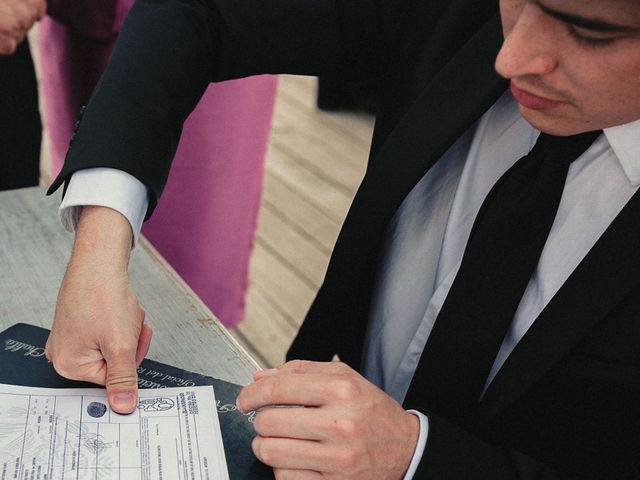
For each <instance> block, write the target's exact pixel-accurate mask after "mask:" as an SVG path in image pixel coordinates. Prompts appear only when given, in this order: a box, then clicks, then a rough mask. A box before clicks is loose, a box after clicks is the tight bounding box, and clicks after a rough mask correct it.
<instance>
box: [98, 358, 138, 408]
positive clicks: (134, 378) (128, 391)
mask: <svg viewBox="0 0 640 480" xmlns="http://www.w3.org/2000/svg"><path fill="white" fill-rule="evenodd" d="M106 357H107V356H106V355H105V359H106V361H107V379H106V387H107V397H108V398H109V404H110V405H111V408H112V409H113V410H114V411H115V412H117V413H131V412H133V411H134V410H135V409H136V407H137V405H138V375H137V373H136V352H135V350H131V351H124V352H122V353H118V354H114V355H113V356H109V358H106Z"/></svg>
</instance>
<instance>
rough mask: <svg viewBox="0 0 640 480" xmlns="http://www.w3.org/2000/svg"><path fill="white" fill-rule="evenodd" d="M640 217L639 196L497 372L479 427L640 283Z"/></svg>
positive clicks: (518, 394)
mask: <svg viewBox="0 0 640 480" xmlns="http://www.w3.org/2000/svg"><path fill="white" fill-rule="evenodd" d="M638 218H640V191H639V192H637V193H636V194H635V195H634V196H633V197H632V198H631V200H630V201H629V202H628V203H627V205H626V206H625V207H624V208H623V210H622V211H621V212H620V214H619V215H618V216H617V217H616V219H615V220H614V221H613V222H612V224H611V225H610V226H609V228H608V229H607V230H606V231H605V233H604V234H603V235H602V237H601V238H600V239H599V240H598V241H597V242H596V244H595V245H594V247H593V248H592V249H591V251H590V252H589V253H588V254H587V256H586V257H585V259H584V260H583V261H582V262H581V263H580V265H578V267H577V268H576V270H575V271H574V272H573V273H572V274H571V276H570V277H569V278H568V279H567V281H566V282H565V284H564V285H563V286H562V288H561V289H560V290H559V291H558V293H557V294H556V296H555V297H554V298H553V299H552V300H551V302H549V304H548V305H547V307H546V308H545V309H544V310H543V312H542V313H541V314H540V316H539V317H538V318H537V319H536V321H535V322H534V324H533V325H532V326H531V328H530V329H529V331H528V332H527V333H526V334H525V336H524V337H523V338H522V340H521V341H520V342H519V343H518V345H517V346H516V348H515V349H514V351H513V352H512V354H511V355H510V356H509V358H508V359H507V361H506V362H505V364H504V365H503V367H502V369H501V370H500V371H499V372H498V374H497V375H496V377H495V378H494V380H493V382H492V383H491V385H490V386H489V388H488V389H487V391H486V393H485V395H484V397H483V399H482V401H481V402H480V418H479V422H480V424H482V423H483V422H486V421H488V420H490V419H491V418H492V417H494V416H495V415H496V414H497V413H499V412H500V411H501V410H502V409H504V408H505V407H507V406H508V405H510V404H511V403H513V402H514V401H515V400H516V399H517V398H518V397H519V396H521V395H522V394H523V393H525V392H526V390H527V389H528V388H530V387H531V386H532V385H533V384H535V383H536V382H537V381H539V380H540V379H541V378H542V377H543V376H544V374H545V372H547V371H548V370H549V369H550V368H551V367H552V366H553V365H554V364H555V363H556V362H558V361H559V360H561V359H562V357H563V356H564V355H566V354H567V353H568V352H569V350H570V349H571V348H572V347H574V346H575V345H576V344H577V343H578V342H579V341H580V339H581V338H582V337H583V336H584V335H585V334H586V333H587V332H588V331H589V330H590V329H591V328H592V327H593V326H594V325H595V324H596V323H597V322H598V320H600V319H602V318H603V317H605V316H606V315H607V313H608V312H609V311H610V310H611V309H612V308H613V307H614V306H615V305H616V304H618V303H619V302H620V301H622V299H623V298H624V297H625V296H626V295H627V294H628V293H629V291H630V290H631V289H632V288H633V287H635V286H636V285H637V284H638V282H639V281H640V275H639V274H638V272H640V248H638V245H640V224H639V223H638ZM612 252H615V255H612Z"/></svg>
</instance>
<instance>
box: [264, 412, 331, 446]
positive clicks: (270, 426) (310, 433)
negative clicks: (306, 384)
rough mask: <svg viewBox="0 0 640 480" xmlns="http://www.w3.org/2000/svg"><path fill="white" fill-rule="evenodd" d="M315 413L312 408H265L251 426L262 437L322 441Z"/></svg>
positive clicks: (322, 436) (323, 436)
mask: <svg viewBox="0 0 640 480" xmlns="http://www.w3.org/2000/svg"><path fill="white" fill-rule="evenodd" d="M317 413H318V412H317V409H314V408H301V407H297V408H265V409H263V410H261V411H260V412H258V414H257V415H256V416H255V418H254V421H253V426H254V428H255V430H256V433H257V434H258V435H260V436H262V437H280V438H295V439H299V440H324V439H325V438H326V435H323V434H322V431H323V424H322V419H321V418H319V416H318V415H317Z"/></svg>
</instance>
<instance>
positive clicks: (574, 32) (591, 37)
mask: <svg viewBox="0 0 640 480" xmlns="http://www.w3.org/2000/svg"><path fill="white" fill-rule="evenodd" d="M567 31H568V32H569V35H571V36H572V37H573V38H574V39H575V40H576V41H577V42H578V43H580V44H582V45H586V46H589V47H603V46H606V45H611V44H612V43H613V42H614V41H615V40H616V39H617V38H618V37H617V36H611V35H609V36H599V35H598V34H597V33H596V34H593V33H585V32H583V31H581V30H580V29H578V27H575V26H573V25H567Z"/></svg>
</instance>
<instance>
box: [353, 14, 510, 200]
mask: <svg viewBox="0 0 640 480" xmlns="http://www.w3.org/2000/svg"><path fill="white" fill-rule="evenodd" d="M502 40H503V38H502V28H501V23H500V17H499V15H498V14H495V15H494V16H492V17H491V18H490V19H489V20H488V21H487V23H485V25H484V26H483V27H482V28H481V29H480V30H478V32H476V34H475V35H474V36H473V37H471V38H470V39H469V41H468V42H467V43H466V44H465V45H464V46H463V47H462V48H461V49H460V51H459V52H458V53H457V54H456V55H455V56H454V57H453V58H452V59H451V60H450V61H449V62H448V63H447V65H445V66H444V68H442V69H441V70H440V72H439V73H438V74H437V75H436V76H435V77H434V78H433V79H432V80H431V81H430V82H429V84H428V85H426V87H425V88H424V90H423V91H422V93H421V94H420V96H419V97H418V98H417V100H416V101H415V102H414V104H413V105H412V107H411V108H410V109H409V110H408V111H407V113H406V114H405V115H404V117H403V118H402V120H401V121H400V122H399V123H398V125H396V127H395V128H394V129H393V130H392V132H391V133H390V134H389V136H388V137H387V139H386V140H385V142H384V144H383V145H382V147H381V149H380V151H379V152H378V155H377V158H376V159H374V161H373V162H372V164H371V167H370V173H371V174H372V175H370V176H371V177H373V176H375V172H376V171H377V170H383V171H384V173H383V174H382V175H381V176H380V177H381V178H385V179H386V183H390V182H393V183H392V184H393V185H400V186H402V187H403V188H401V189H399V194H400V196H401V200H402V199H404V197H405V196H406V195H407V193H408V191H409V190H410V189H411V188H413V186H414V185H415V184H416V183H417V181H418V180H419V179H420V178H421V177H422V175H424V173H425V172H426V171H427V170H428V169H429V168H431V166H432V165H433V164H434V163H435V161H437V160H438V159H439V158H440V157H441V156H442V155H443V154H444V153H445V151H446V150H447V148H449V146H451V145H452V144H453V143H454V142H455V141H456V140H457V139H458V137H460V135H462V133H464V131H465V130H466V129H468V128H469V126H471V125H472V124H473V122H475V121H476V120H477V119H478V118H480V116H482V114H484V113H485V112H486V111H487V110H488V109H489V108H490V107H491V105H493V103H494V102H495V101H496V100H497V98H498V97H499V96H500V95H501V94H502V93H503V92H504V90H505V89H506V88H507V82H506V80H504V79H503V78H501V77H500V76H499V75H498V74H497V73H496V71H495V68H494V63H495V58H496V55H497V53H498V51H499V49H500V46H501V44H502ZM443 48H444V46H443ZM429 61H430V59H429V58H423V59H422V62H421V63H422V65H425V64H428V62H429ZM461 72H464V73H463V74H461ZM400 162H401V163H400ZM366 180H367V178H366V177H365V181H366Z"/></svg>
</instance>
